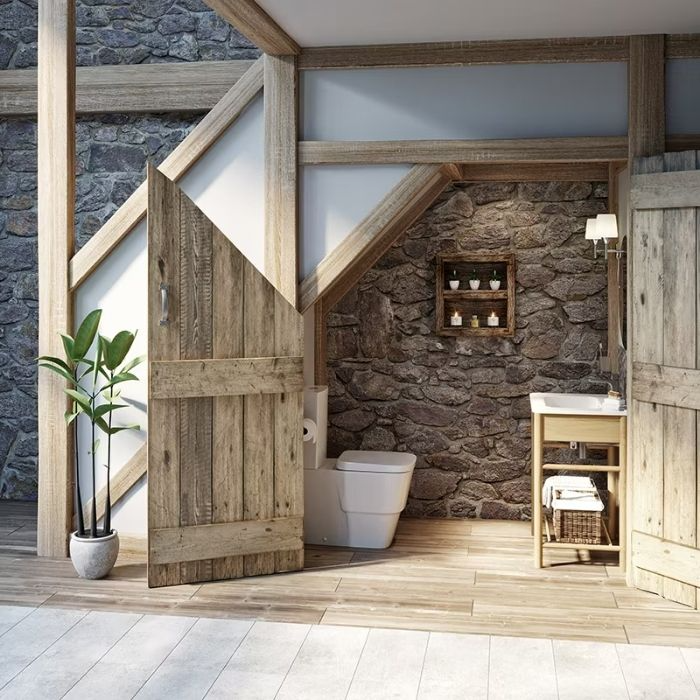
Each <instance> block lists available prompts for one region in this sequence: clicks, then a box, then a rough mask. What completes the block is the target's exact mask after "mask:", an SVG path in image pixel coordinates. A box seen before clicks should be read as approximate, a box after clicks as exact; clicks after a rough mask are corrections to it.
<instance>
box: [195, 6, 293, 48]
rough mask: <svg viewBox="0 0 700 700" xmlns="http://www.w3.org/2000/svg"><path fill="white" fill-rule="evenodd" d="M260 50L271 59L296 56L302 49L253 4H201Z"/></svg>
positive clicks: (263, 11) (265, 13)
mask: <svg viewBox="0 0 700 700" xmlns="http://www.w3.org/2000/svg"><path fill="white" fill-rule="evenodd" d="M204 2H205V4H206V5H209V7H211V9H212V10H214V11H215V12H216V13H217V14H218V15H219V16H220V17H222V18H223V19H225V20H226V21H227V22H228V23H229V24H231V25H232V26H234V27H235V28H236V29H237V30H238V31H239V32H240V33H241V34H243V36H244V37H245V38H246V39H248V40H249V41H252V42H253V43H254V44H255V45H256V46H257V47H258V48H259V49H261V50H262V51H264V52H265V53H267V54H270V55H272V56H280V55H285V54H294V55H296V54H298V53H299V52H300V51H301V49H300V48H299V45H298V44H297V43H296V41H294V39H292V38H291V37H290V36H289V34H287V32H285V31H284V29H282V27H280V26H279V24H277V22H275V20H273V19H272V17H270V15H268V14H267V12H265V10H263V9H262V8H261V7H260V5H258V4H257V3H256V2H255V1H254V0H204Z"/></svg>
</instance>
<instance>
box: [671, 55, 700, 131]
mask: <svg viewBox="0 0 700 700" xmlns="http://www.w3.org/2000/svg"><path fill="white" fill-rule="evenodd" d="M666 131H667V133H669V134H698V133H700V58H684V59H676V60H672V61H668V62H667V63H666Z"/></svg>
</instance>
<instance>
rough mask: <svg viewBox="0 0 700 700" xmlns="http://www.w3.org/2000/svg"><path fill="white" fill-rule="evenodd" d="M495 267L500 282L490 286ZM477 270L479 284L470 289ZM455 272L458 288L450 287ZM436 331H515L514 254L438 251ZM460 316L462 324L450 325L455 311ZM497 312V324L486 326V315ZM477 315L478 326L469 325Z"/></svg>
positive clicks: (480, 333)
mask: <svg viewBox="0 0 700 700" xmlns="http://www.w3.org/2000/svg"><path fill="white" fill-rule="evenodd" d="M494 270H495V271H496V273H497V274H498V276H499V278H500V282H501V286H500V288H499V289H497V290H492V289H490V288H489V281H490V279H491V277H492V275H493V271H494ZM474 272H476V274H477V276H478V278H479V281H480V286H479V289H477V290H473V289H471V288H470V287H469V279H470V277H471V276H473V274H474ZM455 274H456V277H457V279H458V280H459V283H460V284H459V289H450V284H449V283H450V279H452V278H453V277H454V276H455ZM435 280H436V286H437V290H436V295H435V300H436V311H435V319H436V321H435V322H436V332H437V334H438V335H445V336H467V335H473V336H486V337H488V336H512V335H513V334H514V333H515V255H514V254H512V253H511V254H506V255H503V254H500V255H490V254H483V255H472V254H468V253H464V254H440V255H438V256H437V272H436V275H435ZM455 313H456V314H457V315H459V316H461V317H462V325H461V326H453V325H452V324H451V318H452V316H453V315H454V314H455ZM494 313H495V315H496V316H498V319H499V323H498V326H489V325H488V322H487V318H488V317H489V316H491V314H494ZM473 315H476V316H477V317H478V319H479V327H478V328H473V327H472V326H471V318H472V316H473Z"/></svg>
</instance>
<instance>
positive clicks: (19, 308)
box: [0, 0, 259, 499]
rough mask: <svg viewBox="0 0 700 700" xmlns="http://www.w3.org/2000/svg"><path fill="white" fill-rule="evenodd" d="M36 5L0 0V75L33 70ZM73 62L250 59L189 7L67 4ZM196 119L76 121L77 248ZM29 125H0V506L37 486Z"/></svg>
mask: <svg viewBox="0 0 700 700" xmlns="http://www.w3.org/2000/svg"><path fill="white" fill-rule="evenodd" d="M36 7H37V2H36V0H9V2H8V1H7V0H5V1H3V0H0V69H3V68H24V67H27V66H32V65H35V64H36V18H37V14H36ZM77 23H78V63H79V64H80V65H96V64H114V63H142V62H157V61H195V60H220V59H234V58H255V57H257V56H259V51H258V50H257V49H256V48H255V47H253V46H252V45H251V44H250V43H249V42H248V41H246V40H245V39H243V38H242V37H241V36H240V35H239V34H238V33H237V32H235V31H234V30H233V29H231V28H230V27H229V25H228V24H226V23H224V22H223V21H221V20H220V19H218V17H217V16H216V15H215V14H214V13H213V12H212V11H211V10H209V9H207V8H206V6H205V5H204V4H203V3H202V2H201V1H200V0H177V1H175V0H136V1H134V2H132V1H131V0H129V1H127V0H83V1H82V2H78V7H77ZM200 118H201V116H197V115H180V116H178V115H158V114H151V115H136V116H135V115H119V114H116V115H104V116H99V117H90V118H84V119H79V120H78V125H77V131H76V138H77V182H76V245H77V247H80V246H82V245H83V244H84V243H85V242H86V241H87V240H88V239H89V238H90V236H91V235H92V234H93V233H95V231H97V230H98V229H99V228H100V226H101V225H102V224H103V223H104V222H105V221H106V220H107V219H108V218H109V217H110V216H111V214H112V213H113V212H114V211H115V210H116V209H117V208H118V207H119V206H120V205H121V204H122V203H123V202H124V200H126V199H127V197H128V196H129V195H130V194H131V193H132V192H133V191H134V190H135V189H136V187H137V186H138V185H139V184H140V183H141V182H142V181H143V179H144V176H145V167H146V162H147V161H148V160H149V159H150V160H152V161H153V162H154V163H156V164H157V163H160V162H161V161H162V160H163V159H164V158H165V157H166V156H167V155H168V153H170V152H171V151H172V150H173V148H175V146H176V145H177V144H178V143H180V141H182V139H183V138H184V137H185V136H186V134H187V133H188V132H189V131H190V130H191V129H192V127H193V126H194V125H195V124H196V123H197V122H198V121H199V119H200ZM37 306H38V294H37V272H36V124H35V122H34V121H31V120H26V119H21V120H20V119H17V120H12V119H8V120H1V121H0V498H14V499H34V498H36V489H37V468H36V464H37V436H36V428H37V419H36V367H35V362H34V360H35V358H36V355H37V323H38V318H37Z"/></svg>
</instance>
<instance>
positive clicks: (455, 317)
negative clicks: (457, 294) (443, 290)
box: [450, 311, 462, 326]
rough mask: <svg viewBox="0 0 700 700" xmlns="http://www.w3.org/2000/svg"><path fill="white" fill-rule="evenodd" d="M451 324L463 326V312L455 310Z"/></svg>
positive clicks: (451, 317)
mask: <svg viewBox="0 0 700 700" xmlns="http://www.w3.org/2000/svg"><path fill="white" fill-rule="evenodd" d="M450 325H451V326H461V325H462V314H460V313H459V311H455V312H454V313H453V314H452V316H450Z"/></svg>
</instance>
